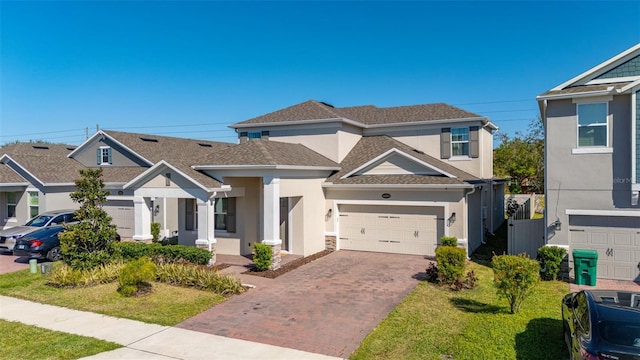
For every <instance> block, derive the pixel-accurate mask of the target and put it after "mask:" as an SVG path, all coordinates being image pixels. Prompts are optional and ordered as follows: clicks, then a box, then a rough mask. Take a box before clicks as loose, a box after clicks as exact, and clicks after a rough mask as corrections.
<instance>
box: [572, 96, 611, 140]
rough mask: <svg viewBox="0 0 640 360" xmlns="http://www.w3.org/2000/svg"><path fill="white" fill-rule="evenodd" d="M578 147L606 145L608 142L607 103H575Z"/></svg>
mask: <svg viewBox="0 0 640 360" xmlns="http://www.w3.org/2000/svg"><path fill="white" fill-rule="evenodd" d="M577 106H578V147H594V146H601V147H606V146H608V145H609V144H608V143H609V141H608V140H609V136H608V134H609V131H608V121H607V113H608V109H607V103H605V102H603V103H591V104H577Z"/></svg>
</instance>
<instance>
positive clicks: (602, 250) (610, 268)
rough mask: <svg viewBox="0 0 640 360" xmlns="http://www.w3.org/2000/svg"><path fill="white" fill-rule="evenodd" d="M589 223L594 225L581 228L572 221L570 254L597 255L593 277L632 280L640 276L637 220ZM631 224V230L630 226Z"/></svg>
mask: <svg viewBox="0 0 640 360" xmlns="http://www.w3.org/2000/svg"><path fill="white" fill-rule="evenodd" d="M607 221H608V222H607V224H608V226H598V225H600V224H603V223H604V221H603V220H592V221H591V223H593V224H594V225H587V224H582V223H584V222H582V221H575V219H574V218H573V217H572V219H570V223H578V225H570V226H569V234H570V235H569V236H570V244H571V250H573V249H592V250H597V251H598V270H597V277H599V278H604V279H618V280H636V279H637V278H638V276H639V275H640V270H639V269H638V266H639V265H640V220H638V219H637V218H632V219H629V218H609V219H608V220H607ZM634 224H635V226H634Z"/></svg>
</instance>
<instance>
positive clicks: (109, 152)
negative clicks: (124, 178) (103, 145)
mask: <svg viewBox="0 0 640 360" xmlns="http://www.w3.org/2000/svg"><path fill="white" fill-rule="evenodd" d="M107 157H108V158H109V160H108V161H107V162H108V163H109V164H113V163H112V162H111V148H109V149H107Z"/></svg>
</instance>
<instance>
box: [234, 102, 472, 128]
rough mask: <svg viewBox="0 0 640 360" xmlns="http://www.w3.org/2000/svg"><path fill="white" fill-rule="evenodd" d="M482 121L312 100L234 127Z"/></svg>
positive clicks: (444, 107)
mask: <svg viewBox="0 0 640 360" xmlns="http://www.w3.org/2000/svg"><path fill="white" fill-rule="evenodd" d="M480 117H482V116H480V115H478V114H474V113H471V112H468V111H465V110H462V109H460V108H457V107H455V106H451V105H448V104H443V103H438V104H424V105H412V106H395V107H387V108H379V107H376V106H374V105H365V106H353V107H344V108H337V107H333V106H331V105H328V104H325V103H322V102H318V101H315V100H309V101H305V102H303V103H300V104H297V105H293V106H290V107H288V108H284V109H281V110H277V111H274V112H272V113H269V114H266V115H262V116H258V117H256V118H253V119H249V120H246V121H242V122H239V123H236V124H234V125H232V126H231V127H236V126H238V125H240V126H242V125H252V124H254V125H255V124H269V123H278V122H289V121H301V120H322V119H349V120H353V121H356V122H359V123H361V124H363V125H364V126H368V125H380V124H401V123H409V122H421V121H432V120H447V119H449V120H451V119H466V118H480Z"/></svg>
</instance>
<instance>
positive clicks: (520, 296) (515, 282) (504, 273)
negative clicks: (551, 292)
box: [491, 255, 540, 314]
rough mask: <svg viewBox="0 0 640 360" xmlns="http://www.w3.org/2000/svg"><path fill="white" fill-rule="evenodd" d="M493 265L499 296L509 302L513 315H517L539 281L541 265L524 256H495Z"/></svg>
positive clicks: (494, 279)
mask: <svg viewBox="0 0 640 360" xmlns="http://www.w3.org/2000/svg"><path fill="white" fill-rule="evenodd" d="M491 263H492V265H493V281H494V285H495V287H496V289H497V293H498V296H500V297H504V298H506V299H507V301H509V306H510V310H511V313H512V314H515V313H517V312H518V311H520V308H521V306H522V303H523V302H524V300H525V299H526V298H527V296H528V295H529V292H530V291H531V289H532V288H533V287H534V286H535V285H536V283H537V282H538V281H539V279H540V275H539V273H540V264H539V263H538V262H537V261H535V260H532V259H529V258H527V257H525V256H524V255H500V256H494V257H493V259H492V261H491Z"/></svg>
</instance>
